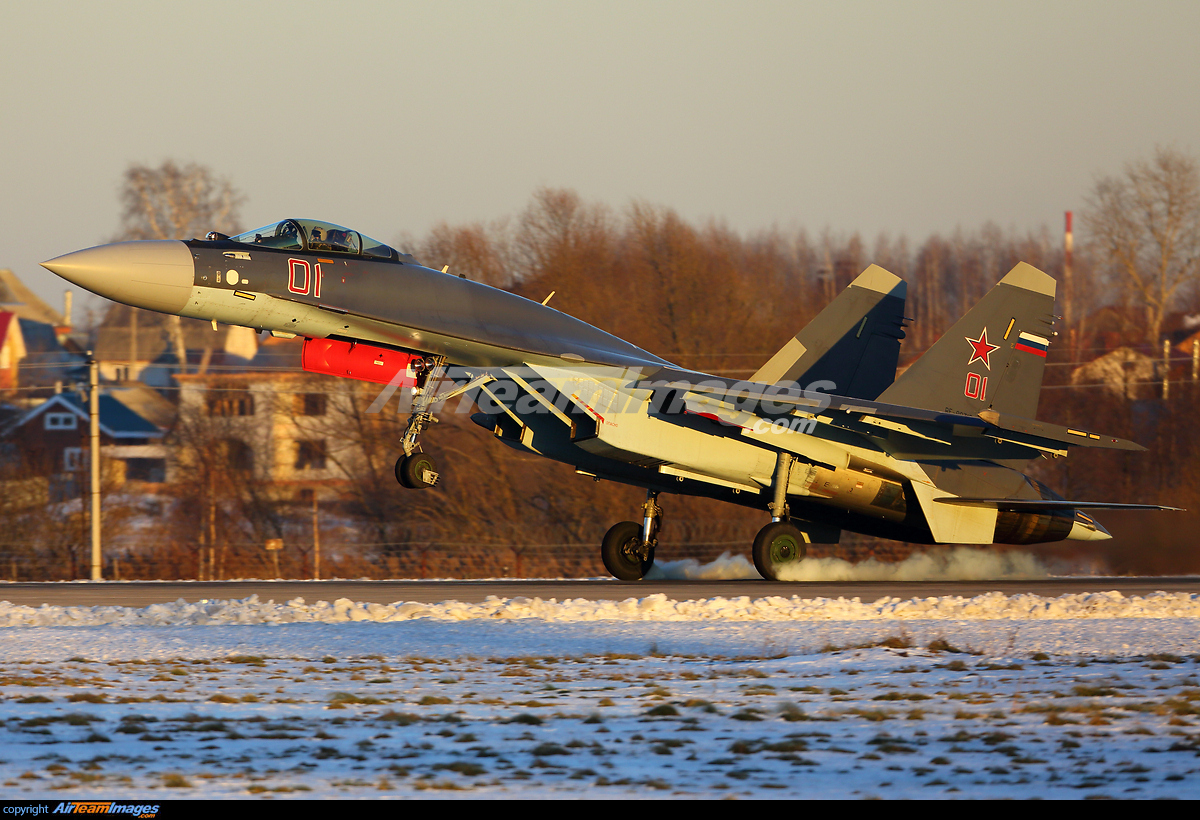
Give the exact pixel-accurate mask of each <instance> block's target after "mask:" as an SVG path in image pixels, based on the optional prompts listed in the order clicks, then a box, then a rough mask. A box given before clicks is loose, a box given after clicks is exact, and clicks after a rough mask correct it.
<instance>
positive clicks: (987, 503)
mask: <svg viewBox="0 0 1200 820" xmlns="http://www.w3.org/2000/svg"><path fill="white" fill-rule="evenodd" d="M935 500H936V501H937V503H939V504H953V505H954V506H956V507H987V508H989V509H997V510H1008V511H1010V512H1054V511H1055V510H1167V511H1170V512H1184V510H1183V508H1181V507H1164V506H1163V505H1161V504H1114V503H1111V502H1108V501H1062V500H1058V499H1046V498H1033V499H1026V498H938V499H935Z"/></svg>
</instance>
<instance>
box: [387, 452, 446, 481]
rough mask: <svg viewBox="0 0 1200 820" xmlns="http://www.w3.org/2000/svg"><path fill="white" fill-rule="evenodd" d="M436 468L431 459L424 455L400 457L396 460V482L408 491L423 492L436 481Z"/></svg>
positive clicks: (416, 454)
mask: <svg viewBox="0 0 1200 820" xmlns="http://www.w3.org/2000/svg"><path fill="white" fill-rule="evenodd" d="M438 478H439V476H438V472H437V467H436V466H435V465H434V463H433V458H432V457H430V456H428V455H426V454H425V453H413V454H412V455H411V456H400V458H399V459H397V460H396V480H397V481H399V482H400V484H401V485H403V486H405V487H408V488H409V489H410V490H423V489H425V488H426V487H432V486H433V485H434V484H437V481H438Z"/></svg>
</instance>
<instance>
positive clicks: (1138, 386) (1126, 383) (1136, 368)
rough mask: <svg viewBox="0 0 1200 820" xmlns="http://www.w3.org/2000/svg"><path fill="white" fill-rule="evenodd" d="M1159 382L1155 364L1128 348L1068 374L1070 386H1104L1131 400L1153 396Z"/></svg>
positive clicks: (1142, 354)
mask: <svg viewBox="0 0 1200 820" xmlns="http://www.w3.org/2000/svg"><path fill="white" fill-rule="evenodd" d="M1159 378H1160V377H1159V362H1158V360H1156V359H1154V358H1151V357H1150V356H1147V355H1146V354H1144V353H1139V352H1138V351H1137V350H1134V349H1133V348H1131V347H1118V348H1117V349H1116V350H1113V351H1111V352H1109V353H1106V354H1104V355H1103V356H1101V357H1099V358H1097V359H1094V360H1092V361H1090V362H1088V363H1087V364H1085V365H1081V366H1080V367H1077V368H1075V370H1073V371H1072V372H1071V384H1075V385H1086V384H1099V385H1104V386H1105V387H1106V388H1107V389H1108V390H1109V391H1110V392H1112V393H1114V394H1115V395H1117V396H1124V397H1125V398H1127V399H1130V400H1133V399H1147V398H1153V397H1154V396H1156V395H1157V394H1158V389H1159V387H1158V384H1159V382H1158V379H1159Z"/></svg>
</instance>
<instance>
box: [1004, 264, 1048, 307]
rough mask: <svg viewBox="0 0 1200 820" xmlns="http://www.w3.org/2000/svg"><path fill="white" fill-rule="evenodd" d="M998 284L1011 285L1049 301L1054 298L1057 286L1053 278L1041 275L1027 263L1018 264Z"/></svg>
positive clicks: (1040, 272)
mask: <svg viewBox="0 0 1200 820" xmlns="http://www.w3.org/2000/svg"><path fill="white" fill-rule="evenodd" d="M1000 282H1001V284H1005V285H1012V286H1013V287H1016V288H1024V289H1025V290H1031V291H1033V292H1034V293H1040V294H1042V295H1044V296H1049V297H1050V298H1051V299H1053V298H1054V291H1055V287H1056V286H1057V283H1056V282H1055V281H1054V277H1053V276H1051V275H1049V274H1048V273H1043V272H1042V271H1040V270H1038V269H1037V268H1035V267H1034V266H1033V265H1030V264H1028V263H1027V262H1018V263H1017V266H1016V267H1015V268H1013V269H1012V270H1010V271H1009V272H1008V273H1006V274H1005V275H1004V278H1003V279H1001V280H1000Z"/></svg>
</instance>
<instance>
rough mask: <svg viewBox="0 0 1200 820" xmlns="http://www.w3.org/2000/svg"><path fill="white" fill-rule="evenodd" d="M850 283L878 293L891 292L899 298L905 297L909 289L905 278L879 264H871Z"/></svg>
mask: <svg viewBox="0 0 1200 820" xmlns="http://www.w3.org/2000/svg"><path fill="white" fill-rule="evenodd" d="M850 284H851V285H853V286H854V287H859V288H866V289H867V290H873V291H875V292H876V293H884V294H890V295H892V296H895V297H897V298H898V299H903V298H905V296H906V294H907V291H908V284H907V283H906V282H905V281H904V280H903V279H901V278H900V277H899V276H897V275H896V274H894V273H892V272H890V271H887V270H884V269H883V268H881V267H879V266H878V265H871V266H870V267H869V268H867V269H866V270H865V271H863V272H862V273H860V274H859V275H858V276H857V277H855V279H854V281H853V282H851V283H850Z"/></svg>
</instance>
